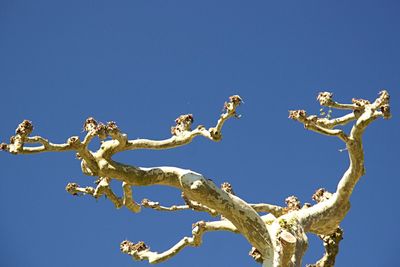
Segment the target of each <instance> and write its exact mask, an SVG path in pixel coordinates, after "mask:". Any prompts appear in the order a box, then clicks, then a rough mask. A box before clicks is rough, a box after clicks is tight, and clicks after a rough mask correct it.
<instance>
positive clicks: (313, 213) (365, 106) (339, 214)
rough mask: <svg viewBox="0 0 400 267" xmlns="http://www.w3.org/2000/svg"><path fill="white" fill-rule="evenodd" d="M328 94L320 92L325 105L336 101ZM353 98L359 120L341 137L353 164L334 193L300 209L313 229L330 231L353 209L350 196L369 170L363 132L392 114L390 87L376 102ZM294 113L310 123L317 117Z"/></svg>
mask: <svg viewBox="0 0 400 267" xmlns="http://www.w3.org/2000/svg"><path fill="white" fill-rule="evenodd" d="M324 94H325V98H324V97H323V96H321V94H320V96H319V99H318V100H319V101H320V103H321V102H322V103H321V104H322V105H325V104H326V103H328V104H329V103H332V101H333V100H331V96H332V95H331V94H327V93H324ZM352 101H353V105H348V106H346V109H348V108H350V106H351V107H352V108H353V110H354V114H355V118H356V122H355V124H354V125H353V127H352V129H351V132H350V134H349V136H347V135H344V133H343V135H342V134H340V135H342V136H343V137H344V136H346V137H345V138H341V139H342V140H343V141H345V143H346V148H347V151H348V153H349V158H350V166H349V168H348V169H347V171H346V172H345V173H344V175H343V177H342V178H341V179H340V181H339V183H338V186H337V190H336V192H335V193H334V194H333V195H332V197H330V198H329V199H328V200H326V201H323V202H320V203H318V204H316V205H314V206H312V207H310V208H308V209H304V210H301V211H298V216H299V218H301V219H300V221H301V222H302V224H303V226H304V229H305V230H306V231H310V232H312V233H316V234H321V235H330V234H332V233H334V232H335V231H336V229H337V227H338V226H339V223H340V222H341V221H342V220H343V218H344V217H345V215H346V213H347V212H348V210H349V209H350V202H349V199H350V196H351V194H352V192H353V189H354V187H355V185H356V184H357V182H358V180H359V179H360V177H361V176H362V175H364V173H365V169H364V152H363V148H362V134H363V132H364V130H365V129H366V127H367V126H368V125H369V124H370V123H371V122H372V121H374V120H375V119H377V118H378V117H380V116H382V117H383V118H386V119H387V118H390V106H389V94H388V93H387V92H386V91H382V92H380V93H379V97H378V98H377V99H376V100H375V101H374V102H373V103H372V104H371V103H370V102H369V101H367V100H363V99H353V100H352ZM328 104H326V105H328ZM329 105H330V104H329ZM334 106H336V105H334ZM342 107H343V106H342ZM290 117H293V119H296V120H298V121H300V122H303V123H310V124H312V122H313V121H315V120H316V119H315V118H313V117H311V116H309V117H307V116H306V114H305V111H293V112H291V115H290ZM310 117H311V118H310ZM349 120H350V118H349ZM337 133H339V132H337ZM339 137H340V136H339Z"/></svg>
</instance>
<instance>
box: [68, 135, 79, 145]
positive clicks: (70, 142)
mask: <svg viewBox="0 0 400 267" xmlns="http://www.w3.org/2000/svg"><path fill="white" fill-rule="evenodd" d="M80 142H81V141H80V140H79V137H78V136H71V137H70V138H68V140H67V143H68V145H70V146H72V147H74V146H77V145H78V144H80Z"/></svg>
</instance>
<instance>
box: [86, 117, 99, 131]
mask: <svg viewBox="0 0 400 267" xmlns="http://www.w3.org/2000/svg"><path fill="white" fill-rule="evenodd" d="M97 124H98V123H97V121H96V120H95V119H94V118H93V117H89V118H87V119H86V121H85V123H84V124H83V130H84V131H86V132H90V131H91V130H94V129H95V128H96V126H97Z"/></svg>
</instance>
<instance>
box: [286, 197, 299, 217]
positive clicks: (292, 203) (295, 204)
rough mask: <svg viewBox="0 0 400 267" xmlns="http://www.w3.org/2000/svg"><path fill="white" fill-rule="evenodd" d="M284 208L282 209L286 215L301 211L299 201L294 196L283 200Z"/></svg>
mask: <svg viewBox="0 0 400 267" xmlns="http://www.w3.org/2000/svg"><path fill="white" fill-rule="evenodd" d="M285 203H286V207H285V208H284V210H285V212H286V213H289V212H291V211H296V210H299V209H301V205H300V201H299V199H298V198H297V197H296V196H289V197H287V198H286V199H285Z"/></svg>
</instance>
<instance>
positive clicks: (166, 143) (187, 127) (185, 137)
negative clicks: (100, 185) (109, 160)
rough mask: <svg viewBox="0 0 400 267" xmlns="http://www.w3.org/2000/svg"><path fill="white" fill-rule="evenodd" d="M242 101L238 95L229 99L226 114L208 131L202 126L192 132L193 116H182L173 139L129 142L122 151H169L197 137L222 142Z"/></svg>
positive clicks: (172, 129)
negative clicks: (223, 130) (230, 121)
mask: <svg viewBox="0 0 400 267" xmlns="http://www.w3.org/2000/svg"><path fill="white" fill-rule="evenodd" d="M241 102H242V99H241V98H240V96H238V95H234V96H231V97H229V102H227V103H225V106H224V110H225V112H224V113H223V114H221V116H220V118H219V119H218V121H217V124H216V126H214V127H211V128H209V129H208V130H207V129H206V128H205V127H204V126H202V125H200V126H198V127H197V128H196V129H194V130H191V125H192V123H193V115H192V114H187V115H182V116H180V117H179V118H177V119H176V120H175V122H176V126H174V127H172V128H171V133H172V135H173V136H172V137H171V138H169V139H165V140H149V139H136V140H129V141H128V143H127V145H126V146H125V147H124V148H121V150H134V149H169V148H174V147H178V146H182V145H186V144H189V143H190V142H191V141H192V140H193V138H195V137H196V136H199V135H201V136H204V137H206V138H208V139H210V140H212V141H220V140H221V138H222V134H221V131H222V127H223V125H224V123H225V122H226V120H228V119H229V118H231V117H239V116H237V114H236V108H237V107H238V106H239V105H240V104H241Z"/></svg>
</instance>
